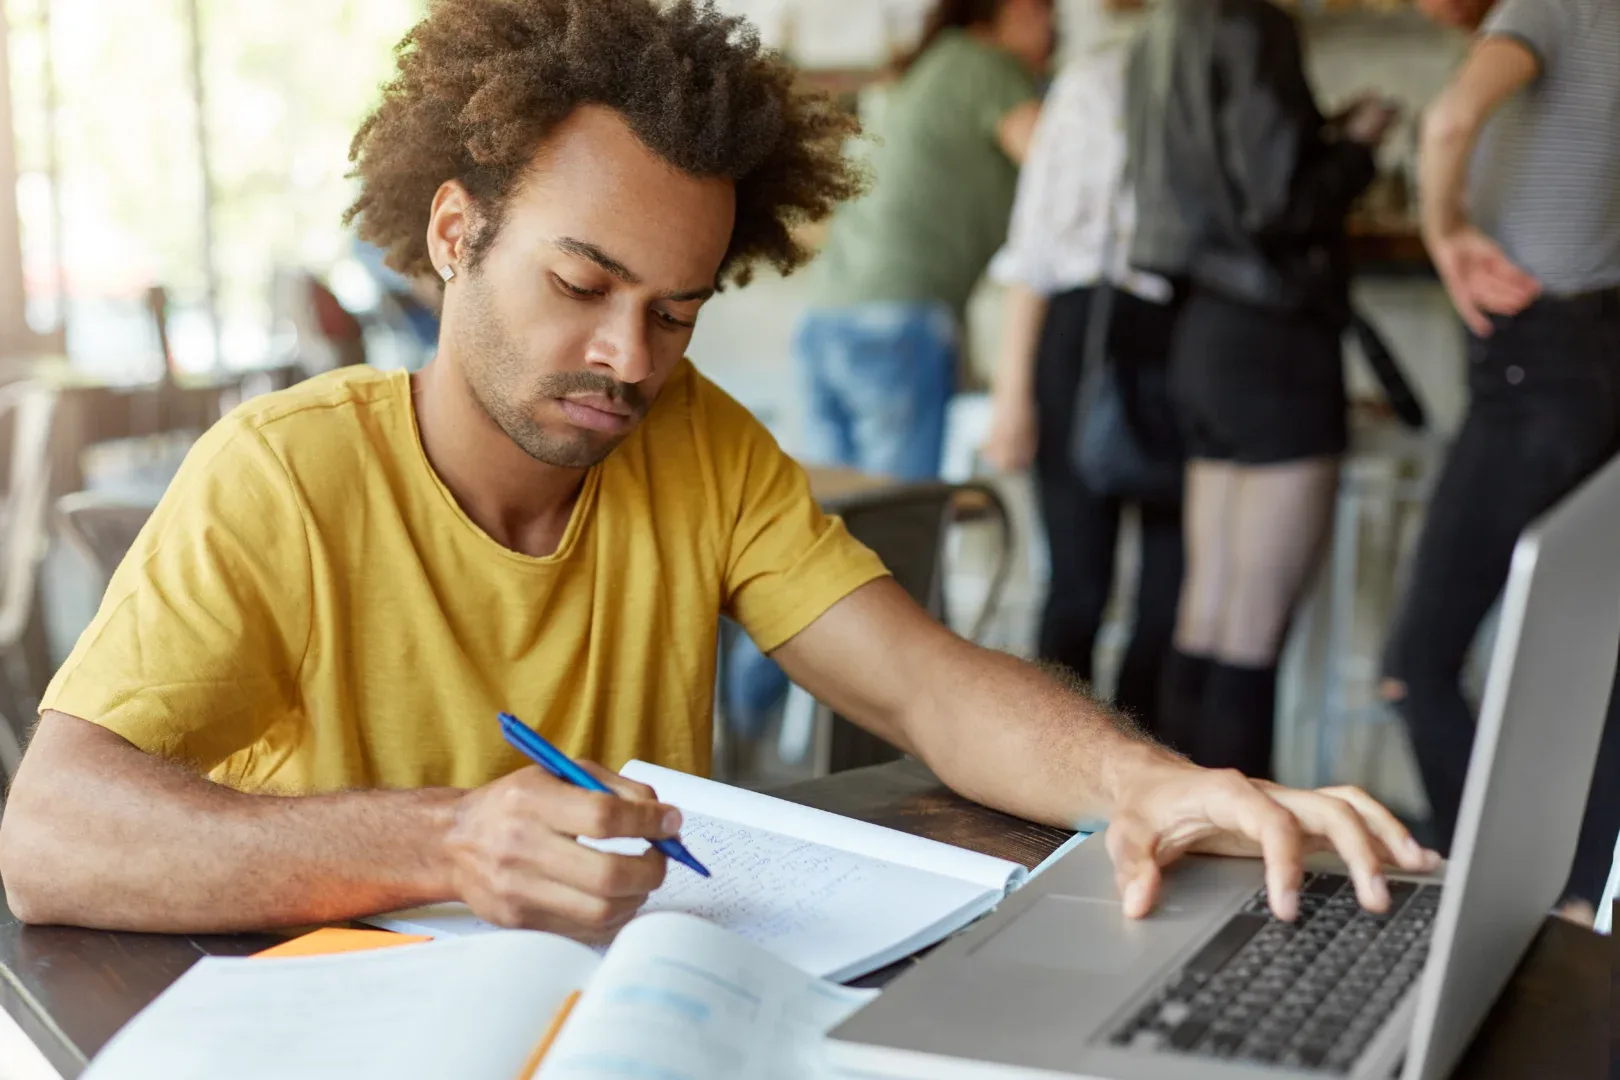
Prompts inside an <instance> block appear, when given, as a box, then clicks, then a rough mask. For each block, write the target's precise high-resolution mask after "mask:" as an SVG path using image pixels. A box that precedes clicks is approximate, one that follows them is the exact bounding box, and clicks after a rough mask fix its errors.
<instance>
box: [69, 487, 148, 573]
mask: <svg viewBox="0 0 1620 1080" xmlns="http://www.w3.org/2000/svg"><path fill="white" fill-rule="evenodd" d="M151 516H152V507H150V506H141V505H137V504H133V503H129V502H125V501H120V500H118V499H115V498H113V497H111V496H108V495H103V494H101V493H99V492H94V491H78V492H74V493H73V494H72V495H64V496H62V497H61V498H60V499H58V500H57V502H56V522H57V528H58V529H59V530H60V531H61V534H62V539H64V540H66V541H67V543H68V544H69V545H70V546H71V547H72V548H73V549H74V550H76V551H77V552H79V554H80V555H82V556H83V557H84V559H85V561H86V562H88V563H89V564H90V565H91V566H92V567H94V568H95V571H96V574H97V575H98V576H99V577H100V578H101V585H102V587H103V588H105V587H106V585H107V582H108V581H110V580H111V579H112V576H113V571H115V570H117V569H118V564H119V563H121V562H123V561H124V556H125V555H127V554H129V549H130V548H131V547H133V546H134V544H135V538H136V537H137V536H139V535H140V532H141V529H142V528H144V527H145V525H146V522H147V519H148V518H150V517H151Z"/></svg>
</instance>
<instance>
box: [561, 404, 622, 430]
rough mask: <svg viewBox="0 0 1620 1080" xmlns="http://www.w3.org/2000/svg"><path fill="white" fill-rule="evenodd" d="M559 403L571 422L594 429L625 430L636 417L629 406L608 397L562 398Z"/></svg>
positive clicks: (577, 425)
mask: <svg viewBox="0 0 1620 1080" xmlns="http://www.w3.org/2000/svg"><path fill="white" fill-rule="evenodd" d="M558 403H559V404H560V405H561V406H562V411H563V415H564V416H566V417H568V420H569V422H570V423H572V424H574V425H575V426H576V427H582V428H589V429H591V430H592V431H609V432H613V431H623V430H624V429H625V428H627V427H629V426H630V424H631V422H632V421H633V420H634V419H635V414H634V413H633V412H631V411H630V410H629V409H628V408H626V407H625V406H623V405H621V404H619V403H617V402H614V401H609V400H608V399H607V398H601V397H588V398H560V399H559V400H558Z"/></svg>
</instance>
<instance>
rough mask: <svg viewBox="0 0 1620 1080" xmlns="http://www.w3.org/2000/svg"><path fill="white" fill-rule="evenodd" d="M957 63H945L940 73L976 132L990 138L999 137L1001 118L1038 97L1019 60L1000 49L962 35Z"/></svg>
mask: <svg viewBox="0 0 1620 1080" xmlns="http://www.w3.org/2000/svg"><path fill="white" fill-rule="evenodd" d="M962 40H963V42H964V45H965V47H964V48H963V55H962V58H961V60H960V62H959V64H953V65H946V66H945V67H944V68H943V69H942V71H941V74H942V76H943V77H945V78H949V79H951V81H952V82H953V83H954V85H955V87H956V90H957V93H958V95H959V100H961V101H962V102H963V104H964V105H965V108H964V110H963V113H962V115H963V116H965V117H968V118H970V119H971V120H972V123H973V126H974V128H975V129H977V131H978V133H979V134H981V135H983V136H984V137H986V138H989V139H990V140H992V141H995V142H998V143H999V140H1000V138H1001V122H1002V120H1004V119H1006V116H1007V114H1008V113H1010V112H1012V111H1013V110H1014V109H1016V108H1018V106H1020V105H1023V104H1025V103H1026V102H1030V101H1037V100H1039V98H1040V88H1039V86H1037V84H1036V82H1035V78H1034V76H1033V75H1031V74H1030V73H1029V72H1028V71H1026V70H1025V69H1024V68H1023V66H1022V65H1020V64H1019V62H1018V61H1017V60H1015V59H1013V57H1012V56H1011V54H1008V53H1004V52H1002V51H1001V50H999V49H995V48H992V47H990V46H988V45H983V44H980V43H979V42H977V41H973V40H971V39H969V38H967V37H966V36H965V35H964V37H963V39H962Z"/></svg>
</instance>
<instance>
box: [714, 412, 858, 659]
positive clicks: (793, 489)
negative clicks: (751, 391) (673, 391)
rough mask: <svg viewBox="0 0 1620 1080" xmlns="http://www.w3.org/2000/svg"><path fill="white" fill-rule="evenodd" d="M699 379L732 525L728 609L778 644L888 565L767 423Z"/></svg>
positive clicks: (752, 631) (758, 640) (761, 642)
mask: <svg viewBox="0 0 1620 1080" xmlns="http://www.w3.org/2000/svg"><path fill="white" fill-rule="evenodd" d="M701 386H702V389H701V398H702V399H703V401H704V404H705V408H704V412H705V413H706V414H707V426H708V431H709V438H710V439H711V442H712V444H713V448H714V462H715V468H716V471H717V473H718V481H719V483H718V489H719V492H720V498H721V502H722V506H721V513H722V515H723V520H724V521H725V523H726V526H727V528H728V529H729V535H728V537H727V542H726V543H725V544H724V549H725V552H726V555H725V568H724V583H725V586H724V587H725V610H726V613H727V614H729V615H730V616H731V617H732V618H734V619H736V620H737V621H738V622H739V623H741V624H742V626H743V629H745V630H746V631H748V636H749V637H751V638H753V639H754V643H755V644H756V645H758V646H759V647H760V649H761V650H762V651H764V652H771V651H773V650H775V649H776V648H778V647H780V646H781V645H783V644H785V643H786V642H787V641H789V640H790V639H792V638H793V637H795V636H796V635H797V634H798V633H799V632H800V631H802V630H804V629H805V628H807V627H808V626H809V625H810V624H811V623H813V622H815V621H816V620H817V619H819V618H820V617H821V616H822V615H823V614H825V613H826V612H827V610H828V609H829V608H831V607H832V606H833V605H834V604H836V603H838V601H840V600H842V599H843V598H844V597H846V596H848V595H849V594H850V593H852V592H854V591H855V590H856V589H858V588H860V587H861V586H862V585H865V584H867V583H868V582H871V581H875V580H876V579H878V578H881V577H884V576H886V575H887V574H888V570H887V569H885V568H884V566H883V563H882V561H881V560H880V559H878V557H877V556H876V555H875V554H873V553H872V551H871V550H870V549H868V548H867V547H866V546H865V545H863V544H861V543H860V542H859V541H857V540H856V539H855V538H854V537H853V536H851V535H850V534H849V531H848V530H847V529H846V528H845V527H844V523H843V522H842V521H840V520H839V519H838V518H836V517H832V516H830V515H828V514H825V513H823V512H822V510H821V507H820V506H819V505H818V504H817V502H816V500H815V497H814V496H813V495H812V494H811V492H810V479H809V477H808V476H807V475H806V473H805V471H804V469H803V468H802V467H801V466H800V465H799V464H798V463H797V462H796V461H794V460H793V459H792V458H790V457H789V456H788V455H787V454H785V453H784V452H783V451H782V449H781V448H780V447H779V446H777V444H776V440H775V439H773V438H772V437H771V434H770V432H768V431H766V430H765V427H764V425H762V424H761V423H760V422H759V421H758V420H756V419H755V418H754V417H753V415H752V414H750V413H749V412H748V411H747V410H746V409H744V408H743V407H742V406H741V405H739V404H737V403H736V402H735V401H733V400H732V399H731V398H729V397H727V396H726V395H725V394H723V393H721V392H720V391H719V390H717V389H715V388H714V387H712V386H709V385H708V384H706V383H703V384H701Z"/></svg>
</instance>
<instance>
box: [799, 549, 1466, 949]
mask: <svg viewBox="0 0 1620 1080" xmlns="http://www.w3.org/2000/svg"><path fill="white" fill-rule="evenodd" d="M772 656H773V657H774V658H775V659H776V660H777V661H778V662H779V663H781V665H782V667H783V668H784V669H785V670H786V671H787V673H788V675H789V676H790V677H792V678H793V680H794V681H795V682H797V683H799V685H801V686H803V687H805V688H806V689H807V690H809V691H810V692H811V693H813V694H815V696H816V697H817V698H819V699H820V700H822V701H824V702H826V703H827V704H829V705H831V706H832V707H833V708H835V709H836V710H838V712H839V713H841V714H843V715H844V716H847V717H849V718H850V719H851V720H854V721H855V722H856V723H858V724H860V725H862V726H863V727H866V728H868V729H869V730H871V731H872V732H874V733H875V734H877V735H880V736H882V737H884V738H886V739H888V740H889V741H890V742H892V743H894V744H895V745H896V746H899V747H901V748H902V749H905V750H908V751H910V752H912V753H914V754H916V755H917V756H918V757H920V758H921V759H922V760H923V761H924V762H925V763H926V764H927V765H928V766H929V767H930V768H932V769H933V770H934V772H935V773H937V774H938V776H939V778H940V779H941V780H943V781H945V783H947V784H948V785H950V787H951V788H953V789H954V790H956V791H957V792H959V793H960V794H962V795H965V796H967V797H968V798H970V799H973V800H975V801H977V802H981V803H983V804H985V805H986V806H992V807H995V808H997V809H999V810H1005V811H1007V812H1008V813H1011V814H1016V815H1018V816H1020V817H1024V818H1028V819H1030V820H1032V821H1044V822H1048V823H1050V824H1054V825H1062V826H1067V827H1070V828H1074V827H1077V826H1084V827H1095V826H1094V825H1093V824H1092V823H1093V822H1096V821H1097V820H1098V819H1105V820H1107V821H1108V835H1107V837H1106V840H1105V842H1106V843H1107V845H1108V850H1109V854H1110V856H1111V857H1112V859H1113V862H1114V869H1115V876H1116V880H1117V883H1118V886H1119V889H1120V893H1121V895H1122V897H1123V899H1124V905H1123V906H1124V910H1125V912H1126V914H1127V915H1130V916H1133V917H1141V916H1144V915H1146V914H1147V913H1148V912H1149V911H1150V910H1152V908H1153V906H1154V904H1155V902H1156V900H1157V897H1158V893H1159V888H1160V867H1162V866H1163V865H1165V864H1166V863H1169V862H1172V861H1174V860H1175V859H1176V858H1178V857H1179V856H1181V855H1182V854H1184V853H1186V852H1189V851H1203V852H1213V853H1219V854H1228V855H1263V856H1264V857H1265V860H1266V885H1267V889H1268V892H1269V896H1270V900H1271V906H1272V910H1273V911H1274V912H1276V914H1277V915H1278V916H1279V917H1280V918H1283V919H1292V918H1294V917H1295V915H1296V914H1297V913H1298V909H1299V886H1300V881H1301V879H1302V875H1303V866H1302V863H1301V858H1302V856H1303V854H1304V853H1306V852H1308V851H1311V850H1315V849H1317V848H1333V849H1335V850H1336V851H1337V852H1338V853H1339V854H1340V855H1341V856H1342V857H1343V858H1344V860H1345V863H1346V865H1347V866H1348V867H1349V869H1350V873H1351V877H1352V878H1353V879H1354V881H1355V883H1356V892H1357V895H1358V896H1359V897H1360V899H1361V902H1362V903H1363V904H1364V905H1366V906H1367V907H1368V908H1370V909H1372V910H1376V911H1382V910H1385V909H1386V908H1387V907H1388V904H1389V890H1388V886H1387V884H1386V882H1385V880H1384V877H1383V867H1384V865H1385V864H1395V865H1398V866H1401V867H1402V868H1404V869H1406V870H1411V871H1422V870H1431V869H1433V868H1434V867H1435V866H1436V865H1437V864H1438V856H1436V855H1434V854H1433V853H1431V852H1425V851H1424V850H1423V849H1422V848H1421V847H1419V846H1418V844H1417V843H1416V842H1415V841H1414V840H1413V839H1412V837H1411V836H1410V835H1409V834H1408V833H1407V831H1406V830H1405V828H1403V827H1402V826H1401V824H1400V822H1398V821H1397V820H1396V819H1395V817H1394V815H1392V814H1391V813H1390V812H1389V811H1388V810H1386V809H1385V808H1384V807H1382V806H1380V805H1378V803H1377V802H1376V801H1374V800H1373V799H1371V798H1370V797H1368V796H1367V795H1366V794H1365V793H1364V792H1361V791H1358V790H1356V789H1354V788H1331V789H1327V790H1324V791H1319V792H1306V791H1292V790H1289V789H1286V788H1282V787H1278V786H1277V785H1275V784H1268V783H1265V782H1261V781H1252V780H1248V779H1246V778H1244V777H1241V776H1239V775H1237V774H1236V773H1232V772H1219V771H1211V770H1207V769H1200V768H1197V767H1195V766H1193V765H1191V764H1189V763H1188V762H1186V761H1185V760H1183V759H1181V758H1179V757H1177V756H1176V755H1174V754H1172V753H1170V752H1169V751H1166V750H1164V749H1161V748H1160V747H1157V746H1155V745H1153V744H1152V743H1151V742H1149V741H1147V740H1145V739H1143V738H1141V737H1140V736H1138V735H1136V734H1134V733H1132V732H1131V731H1130V730H1129V729H1128V727H1126V726H1125V725H1124V724H1123V723H1122V722H1121V721H1120V720H1119V719H1118V718H1117V717H1116V716H1115V715H1114V714H1113V713H1112V712H1111V711H1110V710H1109V709H1108V708H1107V707H1106V706H1104V705H1102V704H1100V703H1098V702H1095V701H1093V700H1091V699H1090V698H1088V697H1087V696H1085V695H1083V694H1080V693H1077V692H1075V691H1074V690H1073V689H1072V688H1070V687H1067V686H1065V685H1063V683H1062V682H1061V681H1060V680H1058V679H1056V678H1053V677H1052V676H1051V675H1049V674H1048V673H1046V672H1044V671H1042V670H1040V669H1039V668H1037V667H1035V666H1033V665H1031V664H1028V663H1025V662H1023V661H1021V660H1018V659H1015V658H1013V657H1010V656H1005V655H1002V654H999V653H994V652H991V651H989V650H986V649H981V648H979V647H978V646H976V645H973V644H970V643H969V642H966V641H964V640H962V639H961V638H959V637H957V636H956V635H955V634H952V633H951V632H950V631H949V630H947V629H946V628H944V627H942V626H939V625H938V624H937V623H935V622H934V621H933V620H931V619H930V618H929V617H928V616H927V614H926V613H924V612H923V610H922V609H921V608H919V607H918V606H917V605H916V604H915V603H913V602H912V600H911V598H910V597H909V596H907V595H906V593H905V591H904V590H903V589H901V588H900V587H899V586H898V585H897V584H895V583H894V582H893V581H892V580H882V581H876V582H873V583H871V584H869V585H866V586H863V587H862V588H860V589H858V590H856V591H855V592H854V593H852V594H850V595H849V596H847V597H845V598H844V599H843V600H841V601H840V602H839V603H837V604H835V605H833V607H832V608H831V609H830V610H829V611H828V612H827V613H826V614H824V615H823V616H822V617H821V618H820V619H818V620H817V621H816V622H815V623H813V624H811V626H809V627H808V628H807V629H805V630H804V631H803V632H801V633H800V634H799V635H798V636H797V637H795V638H794V639H793V640H791V641H789V642H788V643H787V644H786V645H784V646H782V647H781V648H780V649H778V650H777V651H776V652H775V653H773V654H772Z"/></svg>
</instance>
